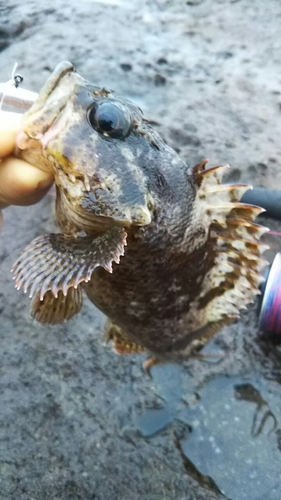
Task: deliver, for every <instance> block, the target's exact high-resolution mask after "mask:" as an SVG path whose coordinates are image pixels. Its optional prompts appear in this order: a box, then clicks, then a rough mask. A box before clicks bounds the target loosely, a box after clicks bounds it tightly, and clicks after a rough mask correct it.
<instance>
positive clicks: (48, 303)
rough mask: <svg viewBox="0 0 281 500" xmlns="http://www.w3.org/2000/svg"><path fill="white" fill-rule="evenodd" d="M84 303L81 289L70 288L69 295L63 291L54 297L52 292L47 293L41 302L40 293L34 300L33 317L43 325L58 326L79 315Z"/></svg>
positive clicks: (32, 305) (32, 306)
mask: <svg viewBox="0 0 281 500" xmlns="http://www.w3.org/2000/svg"><path fill="white" fill-rule="evenodd" d="M82 303H83V297H82V290H81V288H80V287H78V288H76V289H75V288H73V286H72V287H70V288H69V290H68V292H67V295H63V293H62V291H61V290H60V291H59V292H58V296H57V297H54V295H53V294H52V292H51V290H49V291H48V292H46V293H45V295H44V298H43V300H40V294H39V293H38V294H37V295H36V296H35V297H34V298H33V300H32V304H31V316H32V317H33V318H34V319H36V321H39V323H42V324H49V325H57V324H59V323H63V322H64V321H68V320H69V319H70V318H72V316H74V315H75V314H77V313H78V312H79V311H80V309H81V307H82Z"/></svg>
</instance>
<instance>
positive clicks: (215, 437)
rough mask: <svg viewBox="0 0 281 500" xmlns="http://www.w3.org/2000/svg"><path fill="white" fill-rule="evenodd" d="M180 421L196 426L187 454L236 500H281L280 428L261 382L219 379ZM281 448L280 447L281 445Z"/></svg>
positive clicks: (186, 442) (204, 472)
mask: <svg viewBox="0 0 281 500" xmlns="http://www.w3.org/2000/svg"><path fill="white" fill-rule="evenodd" d="M201 396H202V397H201V401H200V403H199V404H198V405H197V406H196V407H195V408H192V409H191V408H186V409H185V410H184V411H183V412H181V416H180V417H181V418H182V419H183V420H185V421H188V423H189V424H190V425H191V426H192V428H193V431H192V433H191V435H190V437H189V438H188V439H187V440H185V441H184V442H182V443H181V444H182V449H183V452H184V454H185V455H186V456H187V457H188V458H189V460H191V461H192V462H193V464H194V465H195V467H196V468H197V469H198V470H199V471H200V472H201V473H203V474H206V475H208V476H211V477H212V478H213V480H214V481H215V482H216V484H217V485H218V487H219V488H220V489H221V490H222V492H223V493H224V494H225V495H226V496H227V497H230V498H231V499H232V500H265V499H266V500H279V499H280V498H281V454H280V449H279V448H278V440H280V427H279V426H280V422H278V417H279V415H278V414H277V416H276V415H275V414H274V413H273V410H272V408H271V407H270V404H269V403H268V401H269V400H270V399H272V394H271V395H270V394H268V396H269V399H268V398H267V397H266V396H267V395H266V388H262V392H261V391H260V390H259V387H258V385H257V381H256V380H249V379H247V381H241V379H237V380H236V379H233V378H230V379H228V378H219V379H216V380H213V381H212V382H210V383H209V385H208V386H207V387H206V388H205V389H204V391H203V392H202V394H201ZM279 446H280V445H279Z"/></svg>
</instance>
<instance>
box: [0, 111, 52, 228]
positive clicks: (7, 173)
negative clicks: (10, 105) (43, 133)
mask: <svg viewBox="0 0 281 500" xmlns="http://www.w3.org/2000/svg"><path fill="white" fill-rule="evenodd" d="M20 122H21V115H20V114H17V113H8V112H4V111H1V112H0V158H2V161H1V160H0V209H1V208H4V207H6V206H7V205H33V204H34V203H37V202H38V201H39V200H41V198H43V196H44V195H45V194H46V192H47V191H48V189H49V187H50V185H51V184H52V182H53V176H52V174H51V173H50V172H46V171H43V170H40V169H39V168H36V167H33V166H32V165H30V164H29V163H27V162H26V161H24V160H19V159H18V158H14V157H13V156H12V152H13V150H14V147H15V139H16V135H17V132H18V131H19V130H20ZM0 214H1V212H0ZM0 228H1V215H0Z"/></svg>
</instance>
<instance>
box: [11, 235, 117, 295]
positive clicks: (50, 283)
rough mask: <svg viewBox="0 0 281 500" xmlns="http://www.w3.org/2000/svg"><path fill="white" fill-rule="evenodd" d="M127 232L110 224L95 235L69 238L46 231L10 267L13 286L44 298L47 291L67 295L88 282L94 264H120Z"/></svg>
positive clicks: (107, 265) (109, 267) (109, 269)
mask: <svg viewBox="0 0 281 500" xmlns="http://www.w3.org/2000/svg"><path fill="white" fill-rule="evenodd" d="M126 236H127V234H126V232H125V230H124V229H122V228H119V227H112V228H110V229H109V230H108V231H106V233H104V234H103V235H102V236H98V237H96V238H92V237H83V238H68V237H66V236H64V235H63V234H48V235H45V236H39V237H38V238H35V240H33V241H32V242H31V243H30V244H29V245H28V246H27V247H26V248H25V249H24V250H23V252H22V254H21V255H20V257H19V258H18V259H17V261H16V262H15V264H14V266H13V267H12V272H13V273H14V274H13V279H14V280H15V286H16V288H17V289H18V290H19V289H20V288H21V287H23V289H24V292H25V293H26V292H27V291H28V290H29V297H30V298H31V297H33V295H34V293H35V292H37V293H38V294H39V297H40V300H43V298H44V296H45V294H46V292H48V291H49V290H50V291H51V292H52V294H53V295H54V296H55V297H58V292H59V291H60V290H61V291H62V293H63V295H64V296H66V295H67V293H68V290H69V288H70V287H74V288H77V287H78V285H79V283H81V282H83V281H85V282H87V281H89V280H90V279H91V276H92V273H93V271H94V270H95V268H96V267H98V266H101V267H103V268H104V269H105V270H106V271H108V272H110V273H111V272H112V262H116V263H117V264H119V261H120V256H122V255H124V246H125V245H126Z"/></svg>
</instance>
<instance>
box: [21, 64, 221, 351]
mask: <svg viewBox="0 0 281 500" xmlns="http://www.w3.org/2000/svg"><path fill="white" fill-rule="evenodd" d="M63 64H65V66H63V65H61V66H60V67H59V68H57V70H56V72H55V73H54V75H55V76H53V77H52V78H53V80H52V81H51V84H50V83H49V86H47V87H46V88H45V89H43V91H41V93H40V96H43V97H41V103H40V97H39V105H37V108H38V111H36V107H35V109H34V108H32V109H31V111H30V112H29V113H27V115H26V116H25V118H24V121H23V125H22V128H23V131H24V133H25V134H26V136H28V137H29V138H32V139H35V141H37V142H38V145H37V144H36V145H35V146H34V144H33V143H34V141H33V142H32V144H31V145H30V146H29V145H28V140H29V139H27V147H25V149H24V148H22V150H21V151H20V150H18V152H17V154H18V156H21V157H24V158H25V159H27V160H29V161H31V162H32V163H34V164H38V162H42V161H43V162H44V164H45V165H49V167H50V168H51V169H52V170H53V172H54V175H55V182H56V185H57V193H58V197H57V218H58V222H59V225H60V229H61V231H62V233H63V234H65V235H66V236H73V235H74V236H77V234H78V235H79V232H81V231H84V232H85V233H86V234H88V235H93V236H95V235H100V234H102V233H103V232H104V231H106V229H108V228H109V227H110V226H112V225H119V226H121V227H125V228H126V231H127V235H128V237H127V247H126V249H125V255H124V257H122V258H121V261H120V264H118V265H117V264H113V273H112V274H110V273H108V272H107V271H105V270H104V269H102V268H98V269H96V270H95V271H94V273H93V275H92V278H91V280H90V282H89V283H83V284H82V285H81V286H82V288H83V290H84V291H85V292H86V294H87V296H88V297H89V299H90V300H91V301H92V302H93V303H94V304H95V305H96V306H97V307H98V308H99V309H100V310H102V311H103V312H104V313H105V314H106V315H107V316H108V317H109V318H110V320H111V321H112V322H113V323H114V324H116V325H118V326H119V327H120V328H121V329H122V330H123V331H124V333H125V334H126V336H128V338H129V339H131V340H132V341H133V342H135V343H137V344H140V345H141V346H143V347H145V348H146V349H148V350H149V351H150V352H152V353H154V354H157V355H160V357H161V356H162V357H164V358H165V357H177V356H181V354H183V355H184V354H187V353H188V352H189V351H188V349H189V345H190V347H191V344H192V342H193V340H197V341H200V342H201V343H203V342H204V341H205V340H206V339H204V338H205V336H206V335H207V337H208V334H207V329H206V328H205V327H206V325H207V323H208V322H207V320H206V319H202V318H204V315H202V314H197V312H199V311H196V310H194V309H193V310H192V308H193V306H192V303H193V302H194V299H196V298H197V297H198V296H199V294H200V292H202V282H203V280H204V278H205V276H206V274H207V273H208V272H209V271H210V269H211V268H212V267H213V266H214V250H213V248H214V244H215V242H214V240H213V239H212V238H211V235H210V222H209V219H208V218H207V217H206V218H204V217H201V214H200V210H198V205H197V204H196V203H195V198H196V193H197V191H198V187H199V186H198V182H197V181H198V179H196V178H195V174H194V173H193V170H191V169H189V168H188V167H187V165H186V164H185V163H184V162H183V161H182V160H181V159H180V157H179V156H178V155H177V153H176V152H175V151H173V150H172V149H171V148H170V147H169V146H167V145H166V144H165V142H164V141H163V140H162V139H161V138H160V137H159V135H158V134H157V133H156V132H155V131H154V130H153V129H152V127H151V126H150V125H149V123H148V122H147V120H145V119H144V118H143V115H142V113H141V112H140V110H139V109H138V108H137V107H136V106H134V105H133V104H132V103H130V102H128V101H126V100H125V99H123V98H120V97H118V96H115V94H114V93H111V92H109V91H106V90H104V89H99V88H97V87H96V86H94V85H91V84H90V83H89V82H86V81H85V80H84V79H83V78H81V77H80V76H79V75H78V74H77V73H75V72H73V69H71V67H70V66H67V64H66V63H63ZM58 89H61V91H60V94H55V92H58ZM46 94H49V95H50V98H49V99H47V101H46ZM54 95H55V98H54ZM58 95H59V98H58V97H57V96H58ZM61 96H63V97H62V98H61ZM66 96H67V98H66ZM42 99H43V101H42ZM60 99H61V102H60ZM111 99H112V100H114V102H117V103H119V105H120V108H121V109H122V110H123V111H124V113H125V114H126V115H127V117H128V119H129V120H130V122H131V130H130V133H129V134H128V135H127V136H126V137H125V138H122V139H116V138H110V137H106V136H104V135H102V134H101V133H99V132H97V131H96V130H94V129H93V127H91V125H90V124H89V120H88V110H89V109H90V108H91V106H92V104H93V102H98V101H100V100H107V101H108V100H111ZM45 101H46V102H45ZM42 103H43V107H42ZM50 110H51V111H50ZM53 130H55V133H53V132H52V133H51V135H48V134H49V133H50V131H53ZM19 142H20V141H19ZM41 144H43V145H44V147H43V149H42V146H41ZM220 293H222V292H220ZM202 307H203V306H202ZM217 319H218V325H219V326H220V325H221V323H224V322H227V314H226V315H225V318H223V317H222V315H221V314H219V315H218V318H217ZM213 326H214V325H213ZM214 330H216V328H215V329H214V328H211V330H210V332H209V336H210V335H211V334H213V331H214ZM197 332H198V333H197ZM207 337H206V338H207Z"/></svg>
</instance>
